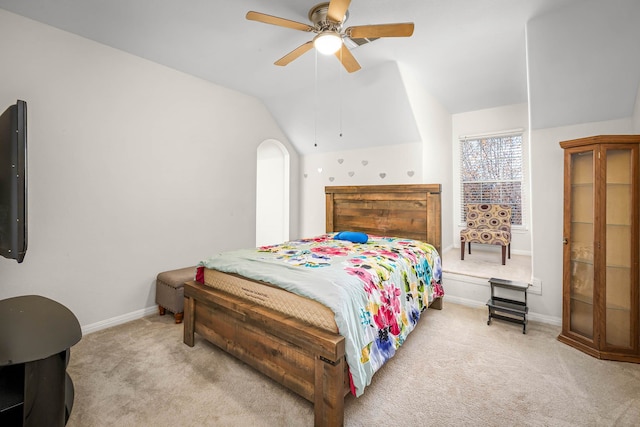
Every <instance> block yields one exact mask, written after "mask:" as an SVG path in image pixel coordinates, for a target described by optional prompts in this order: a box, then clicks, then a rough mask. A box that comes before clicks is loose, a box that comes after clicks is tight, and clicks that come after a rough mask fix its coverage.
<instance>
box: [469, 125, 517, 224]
mask: <svg viewBox="0 0 640 427" xmlns="http://www.w3.org/2000/svg"><path fill="white" fill-rule="evenodd" d="M522 164H523V162H522V134H516V135H507V136H491V137H482V138H469V139H461V140H460V182H461V185H462V188H461V197H462V200H461V209H462V212H461V216H460V218H462V219H463V220H464V219H465V213H464V207H465V205H466V204H468V203H502V204H505V205H510V206H511V223H512V224H513V225H523V218H522V211H523V209H522V187H523V175H524V174H523V166H522Z"/></svg>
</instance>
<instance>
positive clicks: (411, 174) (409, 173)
mask: <svg viewBox="0 0 640 427" xmlns="http://www.w3.org/2000/svg"><path fill="white" fill-rule="evenodd" d="M414 173H415V172H414V171H407V175H409V177H412V176H413V174H414Z"/></svg>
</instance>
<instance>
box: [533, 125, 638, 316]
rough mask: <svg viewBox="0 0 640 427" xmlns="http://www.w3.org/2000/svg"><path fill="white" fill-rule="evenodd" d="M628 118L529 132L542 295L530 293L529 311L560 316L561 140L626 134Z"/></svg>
mask: <svg viewBox="0 0 640 427" xmlns="http://www.w3.org/2000/svg"><path fill="white" fill-rule="evenodd" d="M632 132H633V125H632V120H631V118H629V119H622V120H611V121H606V122H597V123H587V124H582V125H575V126H565V127H556V128H549V129H541V130H535V131H533V132H532V133H531V177H532V186H531V192H532V205H531V206H532V214H533V275H534V277H537V278H539V279H540V280H541V282H542V295H540V296H538V295H532V296H531V298H530V299H529V301H530V304H529V305H530V307H531V308H530V310H531V311H533V312H536V313H542V314H546V315H550V316H557V317H558V318H559V317H561V316H562V237H563V230H562V215H563V208H564V203H563V180H564V164H563V160H564V154H563V151H562V149H561V148H560V142H561V141H565V140H568V139H575V138H582V137H587V136H593V135H606V134H629V133H632Z"/></svg>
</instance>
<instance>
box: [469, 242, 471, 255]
mask: <svg viewBox="0 0 640 427" xmlns="http://www.w3.org/2000/svg"><path fill="white" fill-rule="evenodd" d="M469 255H471V242H469Z"/></svg>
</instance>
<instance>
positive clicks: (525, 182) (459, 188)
mask: <svg viewBox="0 0 640 427" xmlns="http://www.w3.org/2000/svg"><path fill="white" fill-rule="evenodd" d="M510 136H520V137H521V147H520V148H521V161H522V179H521V181H520V183H521V186H520V193H521V195H520V197H521V202H520V203H521V210H522V224H513V225H512V231H516V232H518V231H522V232H524V231H528V230H529V215H528V209H529V199H530V188H529V182H530V168H529V154H528V153H529V141H528V135H527V133H526V132H525V130H524V129H510V130H505V131H501V132H493V133H485V134H476V135H461V136H460V137H458V139H457V141H456V142H457V150H456V151H457V155H456V156H454V162H455V163H454V165H455V167H454V171H455V172H454V173H455V174H456V175H455V179H454V183H455V184H456V185H455V187H456V191H455V192H454V193H456V194H454V195H455V203H454V205H457V206H454V209H455V212H456V214H455V215H456V216H457V217H458V227H461V228H464V227H465V218H464V210H463V209H464V193H463V181H462V172H463V169H462V158H461V156H462V144H463V142H464V141H469V140H479V139H488V138H502V137H510Z"/></svg>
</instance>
